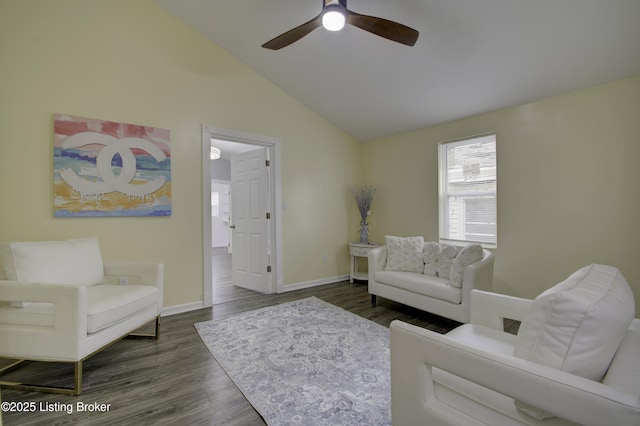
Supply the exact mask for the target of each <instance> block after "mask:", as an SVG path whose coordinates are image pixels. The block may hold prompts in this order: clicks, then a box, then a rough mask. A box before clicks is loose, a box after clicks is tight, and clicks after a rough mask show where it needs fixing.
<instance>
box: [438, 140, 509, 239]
mask: <svg viewBox="0 0 640 426" xmlns="http://www.w3.org/2000/svg"><path fill="white" fill-rule="evenodd" d="M491 140H492V141H493V142H494V143H496V140H497V136H496V134H495V133H487V134H482V135H476V136H470V137H466V138H462V139H456V140H452V141H446V142H440V143H439V144H438V178H439V203H438V204H439V222H440V223H439V227H440V242H441V243H454V244H463V245H464V244H472V243H478V244H481V245H482V246H483V247H486V248H497V243H498V235H497V234H498V232H497V228H498V227H497V203H498V201H497V200H498V197H497V180H498V179H497V170H496V171H495V185H494V190H491V189H489V190H485V191H478V190H477V189H476V190H471V191H469V192H468V193H465V192H459V191H458V192H456V196H457V201H456V203H457V205H453V204H455V203H451V204H452V205H450V201H449V193H448V188H449V186H448V185H447V183H448V180H449V179H450V177H449V176H448V174H449V172H448V167H447V165H448V163H447V155H448V154H447V148H450V147H452V146H464V145H473V144H477V143H483V142H487V141H491ZM496 146H497V143H496ZM496 151H497V147H496ZM494 155H495V153H494ZM496 157H497V156H496ZM463 167H464V166H463ZM494 167H496V168H497V158H496V160H495V163H494ZM469 170H470V172H471V173H474V172H475V170H478V173H479V169H477V167H473V166H472V167H470V169H469ZM463 173H464V172H463ZM465 196H468V197H469V199H473V198H483V197H489V198H493V199H494V202H495V206H494V212H495V216H494V217H493V218H491V219H492V220H490V221H489V222H488V223H490V224H491V225H490V226H494V230H495V232H494V233H492V234H488V235H495V239H490V240H487V238H482V237H478V238H476V239H474V238H469V237H465V235H464V234H466V230H465V229H464V228H465V226H466V225H467V224H468V221H465V218H466V217H464V215H460V214H458V215H457V216H458V219H457V222H458V227H459V228H462V231H460V232H459V233H458V235H452V234H451V233H450V232H451V230H452V228H451V221H452V218H453V216H454V215H455V213H453V210H452V208H453V209H455V210H457V211H462V210H464V207H465V206H466V203H465V199H464V197H465ZM460 197H463V198H460Z"/></svg>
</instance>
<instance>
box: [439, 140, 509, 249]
mask: <svg viewBox="0 0 640 426" xmlns="http://www.w3.org/2000/svg"><path fill="white" fill-rule="evenodd" d="M439 155H440V157H439V170H440V240H441V241H449V242H475V243H482V244H484V245H487V246H491V247H495V245H496V243H497V226H496V222H497V221H496V181H497V179H496V135H495V134H491V135H484V136H477V137H473V138H469V139H464V140H459V141H455V142H443V143H441V144H440V146H439Z"/></svg>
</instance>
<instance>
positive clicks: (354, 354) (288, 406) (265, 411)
mask: <svg viewBox="0 0 640 426" xmlns="http://www.w3.org/2000/svg"><path fill="white" fill-rule="evenodd" d="M195 327H196V329H197V330H198V333H199V334H200V336H201V338H202V340H203V341H204V343H205V344H206V345H207V347H208V348H209V350H210V351H211V353H212V355H213V356H214V357H215V359H216V360H217V361H218V363H219V364H220V365H221V366H222V368H223V369H224V370H225V371H226V372H227V374H228V375H229V377H231V379H232V380H233V381H234V383H235V384H236V385H237V386H238V388H239V389H240V390H241V391H242V393H243V394H244V395H245V396H246V398H247V399H248V400H249V402H250V403H251V404H252V405H253V407H254V408H255V409H256V410H257V411H258V413H260V415H261V416H262V417H263V418H264V420H265V422H266V423H267V424H268V425H305V426H307V425H310V426H311V425H358V426H361V425H390V424H391V390H390V389H391V386H390V366H389V329H388V328H386V327H384V326H382V325H379V324H376V323H374V322H372V321H369V320H367V319H365V318H362V317H360V316H358V315H355V314H352V313H351V312H348V311H345V310H343V309H341V308H339V307H336V306H334V305H331V304H329V303H327V302H324V301H322V300H320V299H317V298H315V297H310V298H306V299H302V300H298V301H294V302H288V303H283V304H280V305H276V306H271V307H267V308H262V309H257V310H254V311H249V312H244V313H242V314H238V315H234V316H231V317H228V318H225V319H222V320H213V321H207V322H202V323H197V324H195Z"/></svg>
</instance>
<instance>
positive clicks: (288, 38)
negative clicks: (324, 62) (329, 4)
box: [262, 13, 322, 50]
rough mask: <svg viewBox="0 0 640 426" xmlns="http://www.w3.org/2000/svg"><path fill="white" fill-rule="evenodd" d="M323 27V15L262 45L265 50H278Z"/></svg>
mask: <svg viewBox="0 0 640 426" xmlns="http://www.w3.org/2000/svg"><path fill="white" fill-rule="evenodd" d="M320 26H322V13H321V14H319V15H318V16H316V17H315V18H313V19H312V20H310V21H308V22H305V23H304V24H302V25H300V26H299V27H295V28H294V29H292V30H289V31H287V32H286V33H284V34H280V35H279V36H277V37H276V38H274V39H271V40H269V41H268V42H266V43H265V44H263V45H262V47H264V48H265V49H271V50H278V49H282V48H283V47H286V46H288V45H290V44H291V43H293V42H295V41H298V40H300V39H301V38H302V37H304V36H306V35H307V34H309V33H310V32H311V31H313V30H315V29H316V28H318V27H320Z"/></svg>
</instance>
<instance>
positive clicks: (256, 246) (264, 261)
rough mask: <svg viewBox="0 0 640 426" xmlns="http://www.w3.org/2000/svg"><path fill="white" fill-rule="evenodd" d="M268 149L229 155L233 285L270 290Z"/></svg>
mask: <svg viewBox="0 0 640 426" xmlns="http://www.w3.org/2000/svg"><path fill="white" fill-rule="evenodd" d="M267 159H268V149H267V148H258V149H256V150H253V151H249V152H244V153H240V154H234V155H232V156H231V193H232V194H233V197H231V229H232V231H231V245H232V246H233V255H232V256H231V267H232V280H233V281H232V282H233V285H235V286H238V287H243V288H246V289H249V290H254V291H258V292H261V293H272V292H273V290H272V289H271V281H270V280H271V274H270V269H271V266H270V265H269V261H270V245H271V244H270V232H269V230H270V227H269V219H268V216H269V199H270V197H269V193H268V188H269V185H268V183H269V180H268V179H269V173H268V166H267Z"/></svg>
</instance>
